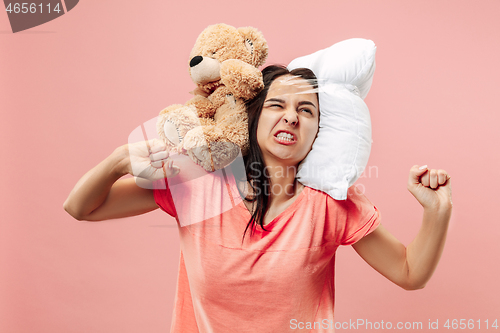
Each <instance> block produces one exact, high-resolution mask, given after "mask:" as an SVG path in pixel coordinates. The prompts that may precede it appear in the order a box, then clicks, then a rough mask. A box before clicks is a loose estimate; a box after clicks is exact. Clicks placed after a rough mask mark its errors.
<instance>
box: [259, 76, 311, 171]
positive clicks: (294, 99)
mask: <svg viewBox="0 0 500 333" xmlns="http://www.w3.org/2000/svg"><path fill="white" fill-rule="evenodd" d="M312 90H313V87H312V85H311V84H309V82H307V80H305V79H302V78H298V77H294V76H292V75H284V76H280V77H278V78H277V79H275V80H274V81H273V83H272V84H271V86H270V87H269V91H268V93H267V96H266V99H265V101H264V105H263V107H262V113H261V115H260V118H259V123H258V126H257V142H258V144H259V147H260V149H261V151H262V154H263V156H264V161H265V162H266V164H267V165H271V164H275V163H278V164H283V163H284V164H286V165H297V164H298V163H300V162H301V161H302V160H303V159H304V158H305V157H306V155H307V153H309V151H310V150H311V147H312V144H313V142H314V139H315V138H316V134H317V133H318V128H319V124H318V123H319V106H318V97H317V94H316V93H315V92H313V91H312Z"/></svg>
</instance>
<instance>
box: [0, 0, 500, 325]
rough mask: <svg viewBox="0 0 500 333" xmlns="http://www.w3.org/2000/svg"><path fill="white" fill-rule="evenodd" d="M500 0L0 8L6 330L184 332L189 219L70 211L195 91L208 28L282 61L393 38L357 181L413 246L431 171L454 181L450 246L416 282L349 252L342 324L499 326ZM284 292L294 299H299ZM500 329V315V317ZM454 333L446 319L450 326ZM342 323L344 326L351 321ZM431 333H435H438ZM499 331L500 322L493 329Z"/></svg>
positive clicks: (383, 53) (1, 260)
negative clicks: (127, 147) (421, 180)
mask: <svg viewBox="0 0 500 333" xmlns="http://www.w3.org/2000/svg"><path fill="white" fill-rule="evenodd" d="M499 17H500V1H498V0H481V1H475V2H472V1H465V0H446V1H445V0H441V1H430V0H425V1H401V0H385V1H382V0H379V1H368V0H366V1H358V0H355V1H353V0H349V1H347V0H344V1H268V0H266V1H261V0H259V1H252V2H247V3H246V4H243V3H240V4H237V3H235V2H234V1H210V2H201V1H200V2H193V1H186V2H184V3H182V2H177V1H147V2H137V1H118V0H108V1H88V0H87V1H85V0H82V1H80V3H79V4H78V5H77V6H76V7H75V8H74V9H73V10H72V11H71V12H69V13H68V14H66V15H63V16H62V17H60V18H58V19H56V20H54V21H51V22H48V23H46V24H44V25H42V26H39V27H35V28H33V29H30V30H27V31H25V32H20V33H16V34H12V32H11V30H10V26H9V22H8V19H7V14H6V13H5V12H3V11H2V12H1V13H0V49H1V51H0V91H1V93H0V112H1V122H0V149H1V154H2V162H1V163H0V174H1V175H2V178H3V180H2V185H1V192H0V219H1V229H0V230H1V231H0V332H2V333H28V332H29V333H31V332H37V333H45V332H47V333H48V332H50V333H59V332H64V333H69V332H71V333H73V332H82V333H83V332H93V333H98V332H99V333H100V332H121V333H129V332H130V333H132V332H134V333H135V332H148V333H154V332H168V329H169V327H170V321H171V312H172V305H173V296H174V292H175V282H176V274H177V265H178V256H179V242H178V237H177V230H176V226H175V221H174V220H173V219H172V218H170V217H169V216H168V215H166V214H165V213H163V212H162V211H160V210H158V211H155V212H152V213H149V214H146V215H144V216H139V217H134V218H127V219H122V220H112V221H106V222H99V223H91V222H78V221H75V220H73V219H72V218H71V217H70V216H69V215H68V214H66V213H65V212H64V210H63V209H62V204H63V202H64V200H65V198H66V197H67V195H68V194H69V192H70V190H71V189H72V187H73V186H74V184H75V183H76V182H77V180H78V179H79V178H80V177H81V176H82V175H83V174H84V173H85V172H86V171H87V170H89V169H90V168H91V167H93V166H94V165H95V164H97V163H98V162H99V161H100V160H102V159H104V158H105V157H106V156H107V155H108V154H110V153H111V152H112V151H113V149H115V148H116V147H118V146H119V145H122V144H125V143H126V142H127V139H128V135H129V134H130V132H131V131H132V130H133V129H134V128H136V127H137V126H139V125H140V124H141V123H143V122H145V121H147V120H149V119H151V118H153V117H155V116H156V115H157V114H158V112H159V111H160V110H161V109H162V108H164V107H166V106H168V105H170V104H174V103H183V102H185V101H186V100H187V99H189V98H190V95H189V94H188V92H189V91H190V90H192V89H193V88H194V85H193V84H192V82H191V81H190V78H189V76H188V73H187V62H188V56H189V52H190V50H191V47H192V45H193V44H194V41H195V39H196V37H197V36H198V34H199V33H200V32H201V31H202V30H203V29H204V28H205V27H206V26H208V25H210V24H214V23H219V22H224V23H228V24H231V25H233V26H237V27H239V26H247V25H251V26H255V27H257V28H259V29H260V30H261V31H262V32H263V33H264V36H265V38H266V39H267V41H268V44H269V47H270V56H269V60H268V62H267V63H268V64H270V63H283V64H287V63H288V62H289V61H290V60H292V59H293V58H295V57H297V56H301V55H305V54H309V53H311V52H313V51H316V50H319V49H321V48H325V47H327V46H330V45H331V44H333V43H335V42H338V41H341V40H343V39H347V38H352V37H363V38H368V39H372V40H373V41H375V43H376V44H377V46H378V51H377V70H376V72H375V79H374V83H373V86H372V90H371V91H370V93H369V95H368V97H367V99H366V102H367V104H368V106H369V108H370V111H371V115H372V123H373V140H374V143H373V149H372V154H371V157H370V161H369V163H368V164H369V165H368V167H371V169H369V172H366V173H365V174H366V177H365V178H361V179H359V180H358V184H359V185H360V186H361V187H362V188H364V189H365V194H366V195H367V197H368V198H369V199H370V200H371V201H372V202H374V203H375V205H376V206H377V207H378V208H379V209H380V211H381V212H382V218H383V224H384V226H385V227H386V228H387V229H389V230H390V231H391V232H392V233H393V234H394V235H395V236H396V237H397V238H398V239H399V240H401V241H402V242H403V243H405V244H408V243H409V242H410V241H411V240H412V239H413V237H414V236H415V235H416V233H417V231H418V229H419V226H420V222H421V213H422V209H421V207H420V205H419V204H418V202H417V201H416V200H415V199H414V198H413V197H412V195H411V194H410V193H409V192H408V191H407V189H406V182H407V177H408V171H409V169H410V167H411V166H412V165H414V164H428V165H429V167H430V168H442V169H445V170H447V171H448V172H449V173H450V175H451V176H452V185H453V203H454V210H453V216H452V220H451V226H450V229H449V233H448V239H447V243H446V248H445V251H444V254H443V256H442V259H441V262H440V264H439V267H438V268H437V270H436V272H435V274H434V276H433V278H432V280H431V281H430V282H429V283H428V284H427V286H426V288H425V289H423V290H419V291H413V292H408V291H404V290H403V289H400V288H399V287H397V286H396V285H394V284H392V283H391V282H390V281H388V280H386V279H385V278H384V277H382V276H381V275H380V274H379V273H377V272H376V271H374V270H373V269H372V268H371V267H369V266H368V265H367V264H366V263H365V262H364V261H363V260H362V259H361V258H360V257H359V256H358V255H357V254H356V253H355V252H354V250H353V249H352V248H350V247H348V248H341V249H340V250H339V251H338V253H337V269H336V291H337V293H336V313H335V315H336V318H337V321H340V322H344V321H349V320H352V321H355V320H357V319H367V320H370V321H372V322H381V321H382V320H383V321H384V322H387V321H391V322H392V323H394V325H395V324H396V323H397V322H398V321H401V322H407V321H409V322H414V321H415V322H417V321H420V322H422V323H423V325H424V328H427V326H428V322H429V320H431V321H435V320H437V319H438V320H439V325H440V327H442V325H443V324H444V322H445V321H446V319H467V320H469V319H473V320H474V321H475V322H476V327H477V320H478V319H480V320H482V321H483V322H482V324H481V325H482V326H481V328H482V329H481V330H478V329H477V328H476V329H468V330H466V331H468V332H475V331H476V332H477V331H481V332H482V331H486V329H485V326H484V325H485V324H484V320H486V319H488V320H489V322H490V323H491V322H492V321H493V320H494V319H499V320H500V299H499V298H498V295H499V294H500V285H499V283H498V281H499V278H500V276H499V275H500V274H499V273H500V266H499V265H498V257H499V254H500V242H499V241H498V238H499V235H500V224H499V218H498V216H497V215H496V214H495V213H494V212H493V210H494V208H495V207H496V208H498V199H499V196H498V194H497V193H498V186H499V176H498V169H499V167H500V165H499V164H500V155H499V154H498V148H497V144H498V143H499V142H500V131H498V124H499V123H500V112H499V111H500V110H499V107H498V105H499V103H498V100H497V97H496V96H498V90H499V84H498V77H500V62H499V61H498V60H499V54H500V43H499V41H500V20H499V19H498V18H499ZM284 301H285V300H284ZM499 324H500V322H499ZM443 330H444V329H443ZM339 331H341V330H339ZM422 331H427V329H424V330H422ZM487 331H491V328H490V330H487Z"/></svg>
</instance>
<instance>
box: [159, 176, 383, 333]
mask: <svg viewBox="0 0 500 333" xmlns="http://www.w3.org/2000/svg"><path fill="white" fill-rule="evenodd" d="M226 173H227V171H226ZM177 177H178V176H177ZM177 177H174V178H171V179H169V183H170V184H168V186H165V185H166V184H165V183H166V182H165V181H164V180H160V181H158V182H157V183H156V189H155V190H154V196H155V200H156V203H157V204H158V206H159V207H160V208H161V209H163V210H164V211H165V212H167V213H168V214H170V215H172V216H175V217H176V219H177V223H178V226H179V235H180V244H181V257H180V264H179V275H178V281H177V291H176V298H175V308H174V314H173V321H172V330H171V332H175V333H177V332H179V333H190V332H239V333H244V332H251V333H255V332H259V333H262V332H272V333H276V332H297V331H299V332H333V331H334V329H333V328H334V321H333V318H334V316H333V309H334V295H335V292H334V269H335V251H336V249H337V247H338V246H339V245H351V244H353V243H355V242H356V241H358V240H359V239H361V238H362V237H364V236H366V235H367V234H369V233H370V232H372V231H373V230H375V228H376V227H377V226H378V225H379V224H380V219H381V217H380V213H379V211H378V210H377V208H376V207H375V206H374V205H373V204H372V203H371V202H370V201H369V200H368V199H367V198H366V197H365V196H364V195H363V194H362V193H361V192H360V191H359V190H358V189H357V188H356V187H355V186H353V187H351V188H349V191H348V197H347V200H345V201H337V200H334V199H332V198H331V197H329V196H328V195H327V194H325V193H323V192H321V191H317V190H314V189H312V188H309V187H304V189H303V190H302V191H301V192H300V193H299V194H298V195H297V196H296V198H295V201H293V203H292V204H291V205H290V206H289V207H288V208H287V209H286V210H285V211H283V212H282V213H281V214H280V215H278V216H277V217H276V218H275V219H274V220H273V221H272V222H270V223H269V224H268V225H266V226H265V229H266V231H264V230H263V229H262V228H260V227H257V229H256V230H255V232H254V234H253V235H251V234H250V232H249V231H247V233H246V236H245V238H244V241H243V242H242V236H243V232H244V230H245V227H246V225H247V223H248V221H249V219H250V213H249V211H248V210H247V208H246V206H245V205H244V203H243V202H242V200H241V197H240V195H239V192H238V191H237V188H236V184H235V180H234V177H233V176H232V175H231V174H230V173H227V174H224V173H221V172H215V173H211V174H206V175H205V176H202V177H199V178H196V179H194V180H190V181H184V182H183V181H178V182H175V181H173V180H174V179H176V178H177ZM162 185H163V189H161V187H162ZM169 187H170V189H169ZM214 207H216V209H214ZM302 327H303V328H304V329H302V330H301V329H300V328H302ZM311 328H312V329H311Z"/></svg>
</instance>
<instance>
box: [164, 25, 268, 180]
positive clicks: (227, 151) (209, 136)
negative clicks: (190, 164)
mask: <svg viewBox="0 0 500 333" xmlns="http://www.w3.org/2000/svg"><path fill="white" fill-rule="evenodd" d="M267 54H268V47H267V42H266V40H265V39H264V37H263V35H262V33H261V32H259V31H258V30H257V29H255V28H252V27H243V28H235V27H232V26H229V25H226V24H216V25H211V26H209V27H207V28H206V29H205V30H204V31H203V32H202V33H201V34H200V35H199V36H198V38H197V40H196V42H195V45H194V47H193V49H192V51H191V53H190V61H189V74H190V76H191V79H192V80H193V82H194V83H195V84H196V86H197V87H196V89H195V90H194V92H193V93H194V95H195V96H194V97H193V98H192V99H191V100H189V101H188V102H187V103H185V104H184V105H181V104H175V105H171V106H169V107H167V108H165V109H164V110H162V111H161V112H160V114H159V117H158V121H157V132H158V135H159V137H160V138H161V139H162V140H163V141H164V142H165V144H166V145H167V148H168V149H169V151H170V152H171V153H172V152H173V153H180V154H186V155H188V156H189V157H190V158H191V159H192V160H193V161H194V162H195V163H196V164H198V165H200V166H201V167H203V168H204V169H205V170H206V171H209V172H211V171H215V170H219V169H222V168H224V167H225V166H227V165H229V164H230V163H231V162H232V161H233V160H234V159H235V158H236V157H237V156H238V154H239V153H240V151H241V154H242V155H243V156H244V155H246V153H247V151H248V116H247V113H246V107H245V102H246V101H248V100H250V99H252V98H253V97H255V96H256V95H257V94H258V93H259V92H260V91H261V90H262V89H263V87H264V83H263V81H262V74H261V72H260V70H259V69H258V67H259V66H261V65H263V64H264V62H265V60H266V58H267Z"/></svg>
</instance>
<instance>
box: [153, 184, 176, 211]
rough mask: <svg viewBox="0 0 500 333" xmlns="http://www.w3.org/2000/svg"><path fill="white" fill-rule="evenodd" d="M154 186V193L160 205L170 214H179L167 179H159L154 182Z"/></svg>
mask: <svg viewBox="0 0 500 333" xmlns="http://www.w3.org/2000/svg"><path fill="white" fill-rule="evenodd" d="M153 186H154V187H153V194H154V197H155V202H156V204H157V205H158V207H160V208H161V210H163V211H164V212H166V213H167V214H168V215H170V216H173V217H175V216H177V212H176V210H175V205H174V200H173V198H172V193H170V188H169V187H168V181H167V179H166V178H165V179H160V180H157V181H155V182H154V183H153Z"/></svg>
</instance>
